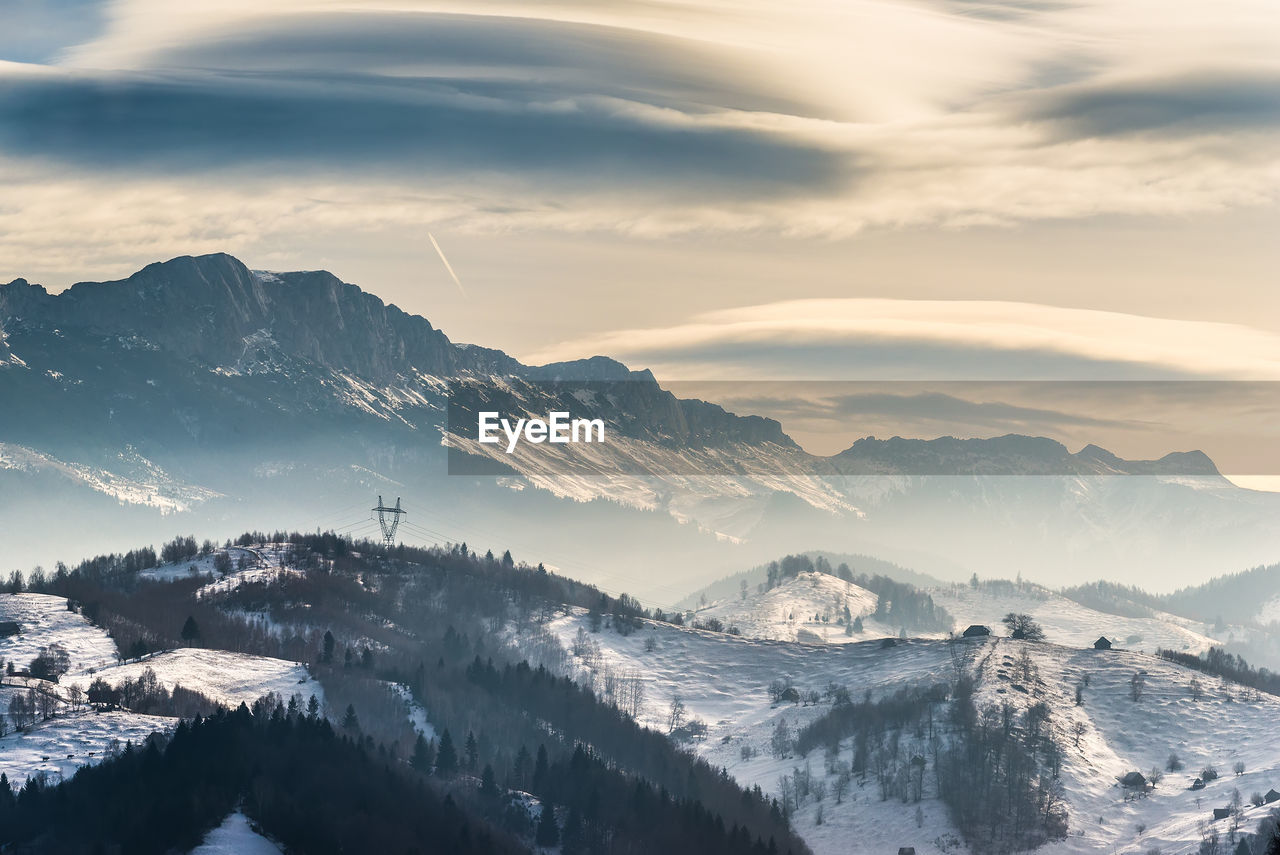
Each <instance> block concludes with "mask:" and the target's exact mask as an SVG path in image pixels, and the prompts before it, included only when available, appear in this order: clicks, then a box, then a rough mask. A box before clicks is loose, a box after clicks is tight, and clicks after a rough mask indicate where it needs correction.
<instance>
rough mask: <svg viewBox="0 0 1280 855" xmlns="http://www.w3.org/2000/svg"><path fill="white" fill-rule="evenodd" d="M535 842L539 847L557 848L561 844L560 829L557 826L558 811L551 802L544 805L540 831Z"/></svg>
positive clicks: (540, 818) (539, 825) (535, 835)
mask: <svg viewBox="0 0 1280 855" xmlns="http://www.w3.org/2000/svg"><path fill="white" fill-rule="evenodd" d="M533 840H534V842H535V843H537V844H538V845H539V846H555V845H556V844H557V843H559V842H560V828H559V826H557V825H556V810H555V808H554V807H553V806H552V805H551V802H543V803H542V815H541V816H540V817H538V830H537V832H536V833H535V834H534V838H533Z"/></svg>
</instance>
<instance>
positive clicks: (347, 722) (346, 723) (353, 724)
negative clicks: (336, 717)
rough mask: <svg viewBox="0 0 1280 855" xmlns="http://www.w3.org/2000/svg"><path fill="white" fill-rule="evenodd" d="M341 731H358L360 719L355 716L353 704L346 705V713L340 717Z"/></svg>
mask: <svg viewBox="0 0 1280 855" xmlns="http://www.w3.org/2000/svg"><path fill="white" fill-rule="evenodd" d="M342 729H343V730H351V731H355V730H359V729H360V717H359V716H357V715H356V707H355V704H347V713H346V715H344V716H343V717H342Z"/></svg>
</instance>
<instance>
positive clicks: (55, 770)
mask: <svg viewBox="0 0 1280 855" xmlns="http://www.w3.org/2000/svg"><path fill="white" fill-rule="evenodd" d="M14 691H15V690H13V689H0V704H3V705H4V708H5V709H8V706H9V699H10V697H12V695H13V693H14ZM176 721H177V720H176V719H172V718H161V717H159V716H150V715H138V714H137V713H131V712H122V711H112V712H103V713H95V712H92V711H88V710H86V711H82V712H79V713H68V712H65V711H64V712H62V713H60V714H59V716H58V717H57V718H54V719H51V720H49V721H46V722H40V723H39V724H36V725H35V726H34V727H32V728H31V729H30V730H29V731H27V732H26V733H22V732H20V731H10V732H9V733H8V734H6V735H5V736H4V737H0V772H4V773H5V774H6V775H8V776H9V782H10V783H12V784H14V785H15V786H20V785H21V784H22V783H23V781H25V780H26V779H27V777H28V776H30V775H34V774H37V773H45V774H47V775H50V776H52V777H53V778H54V779H55V780H56V779H57V777H58V776H62V777H70V776H71V775H73V774H75V771H76V770H77V769H79V768H80V767H81V766H87V765H91V764H93V763H96V762H98V761H100V760H101V759H102V758H103V756H104V755H105V754H106V753H107V752H108V751H109V750H110V748H111V745H112V744H113V742H114V743H118V744H119V745H120V746H123V745H124V744H125V743H126V742H129V741H132V742H133V743H134V744H135V745H136V744H138V743H139V742H141V741H142V740H144V739H146V738H147V737H148V736H150V735H151V734H152V733H153V732H155V731H157V730H167V729H169V728H171V727H173V725H174V723H175V722H176Z"/></svg>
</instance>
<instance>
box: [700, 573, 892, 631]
mask: <svg viewBox="0 0 1280 855" xmlns="http://www.w3.org/2000/svg"><path fill="white" fill-rule="evenodd" d="M846 606H847V607H848V609H849V614H850V615H851V616H852V617H855V618H856V617H861V618H862V619H863V632H862V634H861V635H852V636H849V635H845V631H844V627H843V626H840V625H838V624H837V623H836V620H837V619H838V618H840V617H842V616H843V615H844V609H845V607H846ZM875 608H876V595H875V594H873V593H871V592H870V591H868V590H867V589H866V588H860V587H858V586H857V585H854V584H853V583H851V582H845V581H843V580H841V579H837V578H836V577H835V576H830V575H828V574H826V573H801V574H800V575H799V576H797V577H795V578H793V579H788V580H787V581H785V582H783V583H782V584H781V585H778V586H777V587H776V588H771V589H770V590H768V591H764V592H761V591H760V590H759V589H758V588H756V587H754V586H749V587H748V588H747V591H746V595H745V596H743V595H741V594H739V595H737V596H731V597H726V598H725V599H722V600H717V601H716V602H714V603H711V604H710V605H708V606H706V607H705V608H701V609H698V610H697V612H696V619H697V620H700V621H706V620H708V619H710V618H716V619H717V620H720V621H722V622H723V623H724V625H725V626H726V627H729V626H735V627H737V628H738V629H739V630H740V631H741V632H742V635H743V636H745V637H747V638H759V639H769V640H775V641H802V642H807V643H811V644H817V643H822V642H824V641H825V642H827V643H833V644H835V643H847V642H856V641H865V640H867V639H868V638H880V637H883V636H886V635H897V628H896V627H893V628H891V627H889V626H886V625H883V624H881V623H880V622H879V621H875V620H872V619H871V618H870V615H871V613H872V612H874V611H875ZM821 617H825V618H826V620H825V621H823V620H821V619H818V618H821Z"/></svg>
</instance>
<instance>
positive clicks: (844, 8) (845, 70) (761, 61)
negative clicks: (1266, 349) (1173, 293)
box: [0, 0, 1280, 255]
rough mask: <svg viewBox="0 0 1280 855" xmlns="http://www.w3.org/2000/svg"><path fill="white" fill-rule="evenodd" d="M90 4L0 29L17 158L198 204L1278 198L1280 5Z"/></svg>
mask: <svg viewBox="0 0 1280 855" xmlns="http://www.w3.org/2000/svg"><path fill="white" fill-rule="evenodd" d="M89 18H90V19H92V20H95V21H97V20H101V21H102V22H103V23H102V24H101V25H95V28H93V35H92V37H88V38H86V33H87V32H89V31H90V30H87V29H86V28H84V27H79V26H77V27H71V26H70V25H61V26H60V27H59V32H58V38H56V39H52V40H50V41H49V44H48V45H47V46H46V47H45V48H42V49H41V50H40V51H37V52H36V53H35V54H32V53H29V52H28V53H25V54H21V55H20V54H16V53H14V50H16V48H14V47H13V46H12V45H10V47H9V48H8V50H7V52H6V51H5V42H4V41H3V40H0V57H7V58H10V59H13V58H20V59H22V60H24V62H30V61H32V60H33V59H36V58H37V54H38V55H39V56H40V57H42V58H41V59H39V60H38V61H41V62H44V63H45V64H43V65H39V66H33V65H29V64H24V65H19V64H14V63H8V64H6V63H3V62H0V159H7V160H8V161H10V162H20V163H21V168H23V169H25V170H26V171H27V172H28V173H32V174H35V173H37V172H39V171H41V170H47V171H48V172H51V173H53V172H56V173H58V174H59V176H60V177H61V178H64V179H65V180H78V181H81V182H83V183H84V185H85V186H88V185H89V184H93V183H95V182H96V181H97V180H98V179H100V178H104V177H105V178H107V179H109V180H111V181H114V182H117V183H118V185H121V186H122V187H124V186H126V185H129V184H134V183H139V182H141V181H142V180H144V179H147V178H158V179H163V180H167V181H169V182H172V183H174V184H175V185H180V186H181V191H182V193H183V194H185V195H188V196H193V197H199V196H200V195H202V192H203V191H206V190H207V191H208V192H209V193H210V194H211V195H219V191H222V190H225V189H226V188H238V189H239V191H240V193H241V196H242V198H246V199H247V198H249V197H253V196H257V195H259V194H262V193H268V192H269V193H275V192H304V191H305V190H306V189H308V188H309V187H313V186H315V185H316V184H319V183H324V182H329V183H330V184H331V185H333V186H338V185H345V188H344V190H343V192H344V193H346V194H348V195H358V194H359V192H360V188H361V187H363V186H373V185H374V184H378V185H386V186H393V187H398V188H402V189H404V190H406V191H407V192H409V193H411V194H418V195H429V196H432V197H433V198H434V199H436V200H441V199H445V197H447V202H446V203H445V207H449V208H450V209H456V210H457V214H456V217H457V219H456V220H455V221H454V222H452V223H450V226H451V227H452V228H455V229H457V228H474V229H488V230H490V231H492V232H495V233H501V232H509V231H511V230H513V229H522V230H529V229H536V230H545V231H560V232H584V231H593V230H594V231H611V232H619V233H625V234H639V235H646V236H666V235H672V234H687V233H700V232H706V233H733V232H736V233H757V232H763V231H767V232H770V233H773V234H782V235H785V236H788V237H821V238H843V237H848V236H850V235H854V234H857V233H859V232H861V231H863V230H866V229H886V228H899V227H904V226H908V227H922V226H923V227H934V226H942V227H947V228H964V227H969V226H973V225H993V224H994V225H1001V226H1008V225H1015V224H1018V223H1022V222H1026V221H1030V220H1048V219H1061V218H1089V217H1097V216H1099V215H1106V214H1126V215H1139V216H1153V215H1154V216H1180V215H1185V214H1194V213H1204V212H1217V211H1222V210H1226V209H1231V208H1238V207H1258V206H1269V205H1274V204H1275V203H1276V201H1277V200H1278V198H1280V178H1278V177H1277V176H1280V152H1277V151H1276V149H1275V146H1274V145H1272V144H1270V139H1269V138H1270V136H1272V134H1271V133H1270V131H1271V130H1272V129H1273V126H1274V123H1275V118H1276V114H1277V104H1276V100H1275V97H1274V95H1273V94H1272V93H1273V92H1274V91H1275V89H1276V87H1275V86H1274V83H1275V81H1276V70H1275V66H1274V60H1272V59H1271V57H1272V56H1273V55H1274V38H1271V37H1268V32H1274V9H1273V7H1272V6H1271V4H1270V2H1269V0H1223V3H1221V4H1215V5H1214V6H1213V7H1212V8H1210V7H1207V6H1206V7H1194V8H1189V9H1187V10H1183V11H1182V12H1181V13H1180V14H1179V15H1176V16H1170V15H1168V14H1166V13H1165V11H1164V10H1163V7H1162V6H1160V5H1158V4H1155V3H1154V2H1152V0H1117V2H1116V3H1111V4H1106V5H1105V6H1098V5H1096V4H1080V3H1073V2H1060V0H993V2H970V0H937V2H932V3H930V2H919V0H853V2H851V3H847V4H831V3H827V2H820V0H797V2H796V3H788V4H777V3H770V2H763V0H743V2H742V3H736V4H732V6H731V7H725V6H724V5H722V4H717V3H710V2H703V1H702V0H693V2H689V3H680V4H670V3H661V2H643V1H642V0H636V1H635V2H622V0H600V2H579V0H557V2H535V3H519V4H517V3H512V2H502V0H469V2H466V3H461V2H456V0H434V2H416V0H341V2H337V0H281V2H276V3H270V4H263V3H260V2H248V0H217V2H215V0H191V2H189V3H183V4H172V3H168V2H162V0H113V2H109V3H105V4H103V5H102V11H101V13H100V14H98V15H93V16H89ZM1268 23H1270V24H1271V25H1272V26H1271V27H1270V28H1268V26H1267V25H1268ZM81 39H83V41H82V43H81V44H78V45H74V46H69V45H71V44H72V43H73V42H74V41H76V40H81ZM56 45H60V46H61V48H60V49H57V50H55V47H54V46H56ZM50 57H53V58H52V59H51V58H50ZM34 192H35V194H36V195H39V194H40V193H42V192H43V191H42V190H41V188H40V187H36V189H35V191H34ZM121 192H127V190H122V191H121ZM36 204H38V203H36ZM420 213H421V212H420V211H414V212H413V213H412V214H411V215H410V218H409V219H406V221H405V224H407V225H412V226H413V227H415V228H417V227H420V226H421V225H423V223H422V221H421V220H420V219H414V218H416V217H418V216H419V215H420ZM126 216H129V214H126ZM353 216H357V217H363V216H364V214H363V213H359V212H356V213H354V214H353ZM126 227H129V226H126ZM68 231H69V232H70V231H71V230H68ZM65 240H68V241H76V240H81V238H79V237H76V236H74V235H71V236H68V237H67V238H65ZM73 251H74V250H70V249H69V250H68V252H69V253H70V252H73ZM80 251H81V253H82V254H83V255H89V254H91V252H92V248H91V247H88V246H81V247H80Z"/></svg>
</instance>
